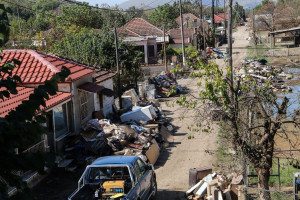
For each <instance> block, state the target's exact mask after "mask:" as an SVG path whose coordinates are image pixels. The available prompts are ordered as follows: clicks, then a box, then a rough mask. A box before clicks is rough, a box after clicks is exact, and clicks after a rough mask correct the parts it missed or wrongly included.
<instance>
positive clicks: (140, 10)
mask: <svg viewBox="0 0 300 200" xmlns="http://www.w3.org/2000/svg"><path fill="white" fill-rule="evenodd" d="M2 1H4V2H6V3H8V4H12V5H15V6H18V7H20V8H23V9H26V10H30V11H35V12H39V11H36V10H33V9H32V8H28V7H26V6H23V5H21V4H18V3H16V2H10V1H7V0H2ZM61 1H64V2H68V3H71V4H76V5H79V6H85V7H89V8H94V9H98V10H106V11H112V12H125V13H132V12H135V11H134V10H118V9H110V8H101V7H97V6H91V5H87V4H84V3H81V2H77V1H72V0H61ZM155 1H156V0H155ZM155 1H153V2H151V3H150V4H152V3H154V2H155ZM173 1H174V0H170V1H168V2H167V3H165V4H163V5H166V4H169V3H171V2H173ZM150 4H149V5H150ZM163 5H161V6H163ZM158 7H159V6H157V7H155V8H149V9H138V8H137V10H136V12H145V11H149V10H155V9H157V8H158ZM39 13H42V12H39Z"/></svg>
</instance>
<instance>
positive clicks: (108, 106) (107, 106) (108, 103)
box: [98, 78, 115, 116]
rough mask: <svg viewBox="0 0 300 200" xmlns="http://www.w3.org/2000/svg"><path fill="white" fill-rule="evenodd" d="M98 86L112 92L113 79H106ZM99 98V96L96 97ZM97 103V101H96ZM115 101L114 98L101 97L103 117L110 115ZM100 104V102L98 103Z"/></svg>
mask: <svg viewBox="0 0 300 200" xmlns="http://www.w3.org/2000/svg"><path fill="white" fill-rule="evenodd" d="M98 85H101V86H103V87H105V88H108V89H111V90H114V84H113V79H112V78H111V79H107V80H106V81H103V82H101V83H99V84H98ZM98 96H99V95H98ZM98 102H99V100H98ZM114 102H115V99H114V96H112V97H108V96H105V95H103V113H104V115H105V116H107V115H108V114H109V113H112V105H113V104H114ZM99 104H100V102H99Z"/></svg>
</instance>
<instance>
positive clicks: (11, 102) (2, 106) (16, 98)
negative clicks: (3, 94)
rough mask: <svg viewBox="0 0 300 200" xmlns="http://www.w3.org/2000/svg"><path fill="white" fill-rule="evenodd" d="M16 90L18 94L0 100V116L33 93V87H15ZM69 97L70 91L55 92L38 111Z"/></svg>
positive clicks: (70, 95)
mask: <svg viewBox="0 0 300 200" xmlns="http://www.w3.org/2000/svg"><path fill="white" fill-rule="evenodd" d="M1 90H2V91H3V90H4V88H0V91H1ZM17 91H18V94H16V95H13V94H11V95H10V97H9V98H4V100H0V117H5V116H6V115H7V114H8V113H9V112H10V111H12V110H15V109H16V108H17V107H18V106H19V105H20V104H21V103H22V102H23V101H25V100H28V99H29V96H30V95H31V94H33V92H34V88H26V87H17ZM71 97H72V94H71V93H64V92H57V94H56V95H54V96H50V98H49V100H46V107H41V108H40V111H39V112H41V111H45V110H48V109H51V108H53V107H54V106H56V105H58V104H60V103H62V102H64V101H66V100H68V99H70V98H71ZM39 112H38V113H39Z"/></svg>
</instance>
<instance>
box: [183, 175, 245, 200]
mask: <svg viewBox="0 0 300 200" xmlns="http://www.w3.org/2000/svg"><path fill="white" fill-rule="evenodd" d="M206 171H207V169H206ZM202 175H203V174H202ZM243 190H244V185H243V176H242V175H237V174H234V173H233V174H229V175H227V176H225V175H223V174H221V173H218V172H214V173H209V174H206V176H204V177H202V178H201V179H200V180H199V182H197V183H196V184H195V185H193V186H192V187H191V188H190V189H189V190H188V191H186V193H185V195H186V198H187V199H193V200H196V199H197V200H209V199H214V200H238V199H243V197H244V196H243V195H244V194H243Z"/></svg>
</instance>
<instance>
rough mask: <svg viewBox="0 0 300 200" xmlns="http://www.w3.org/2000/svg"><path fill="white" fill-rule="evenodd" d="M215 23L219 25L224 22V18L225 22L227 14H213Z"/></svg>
mask: <svg viewBox="0 0 300 200" xmlns="http://www.w3.org/2000/svg"><path fill="white" fill-rule="evenodd" d="M214 16H215V23H221V22H222V21H224V18H225V17H226V20H228V14H224V13H218V14H215V15H214Z"/></svg>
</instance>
